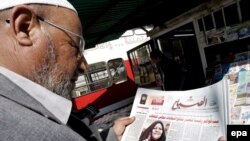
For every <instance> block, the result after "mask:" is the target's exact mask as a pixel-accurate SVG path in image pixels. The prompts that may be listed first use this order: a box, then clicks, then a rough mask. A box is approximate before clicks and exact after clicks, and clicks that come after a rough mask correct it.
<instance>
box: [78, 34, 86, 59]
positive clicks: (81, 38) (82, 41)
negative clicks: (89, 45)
mask: <svg viewBox="0 0 250 141" xmlns="http://www.w3.org/2000/svg"><path fill="white" fill-rule="evenodd" d="M84 47H85V41H84V39H83V37H80V43H79V50H80V52H81V53H82V55H83V52H84Z"/></svg>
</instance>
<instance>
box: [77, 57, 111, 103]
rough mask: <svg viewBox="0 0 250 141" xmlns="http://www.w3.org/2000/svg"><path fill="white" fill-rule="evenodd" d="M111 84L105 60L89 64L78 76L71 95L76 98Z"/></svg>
mask: <svg viewBox="0 0 250 141" xmlns="http://www.w3.org/2000/svg"><path fill="white" fill-rule="evenodd" d="M111 84H112V83H111V76H110V73H109V71H108V69H107V65H106V62H104V61H102V62H97V63H94V64H89V67H88V70H87V71H86V72H85V73H84V74H81V75H80V76H79V77H78V80H77V81H76V86H75V89H74V90H73V93H72V96H73V98H76V97H79V96H82V95H86V94H88V93H90V92H94V91H97V90H100V89H104V88H108V87H110V86H111Z"/></svg>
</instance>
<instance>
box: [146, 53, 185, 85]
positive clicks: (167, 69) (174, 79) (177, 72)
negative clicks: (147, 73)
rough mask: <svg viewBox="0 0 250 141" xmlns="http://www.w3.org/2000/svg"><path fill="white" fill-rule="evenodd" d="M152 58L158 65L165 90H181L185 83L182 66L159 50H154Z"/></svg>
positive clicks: (151, 54)
mask: <svg viewBox="0 0 250 141" xmlns="http://www.w3.org/2000/svg"><path fill="white" fill-rule="evenodd" d="M150 58H151V60H152V62H153V63H155V64H156V66H157V68H158V70H159V72H160V74H161V78H162V80H163V88H162V89H163V90H181V89H182V85H183V81H184V72H183V71H182V69H181V66H180V65H179V64H178V63H177V62H175V61H174V60H171V59H169V58H168V57H167V56H165V55H164V54H163V53H162V52H161V51H159V50H153V51H152V52H151V53H150Z"/></svg>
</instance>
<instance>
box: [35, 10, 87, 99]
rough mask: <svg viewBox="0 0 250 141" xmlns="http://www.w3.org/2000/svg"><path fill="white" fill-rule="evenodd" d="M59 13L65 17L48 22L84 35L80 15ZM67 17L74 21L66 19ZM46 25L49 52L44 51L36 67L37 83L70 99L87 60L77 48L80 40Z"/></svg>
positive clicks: (67, 11)
mask: <svg viewBox="0 0 250 141" xmlns="http://www.w3.org/2000/svg"><path fill="white" fill-rule="evenodd" d="M59 11H60V12H58V13H54V14H55V15H61V16H55V18H54V17H53V19H47V20H49V21H51V22H53V23H54V24H57V25H59V26H61V27H63V28H66V29H68V30H70V31H72V32H74V33H77V34H79V33H81V25H80V21H79V19H78V17H77V15H76V14H75V13H74V12H72V11H71V10H67V9H62V10H59ZM56 17H60V18H56ZM63 17H70V18H69V20H65V18H63ZM43 26H44V35H45V38H46V39H45V40H47V42H46V44H45V46H44V48H45V49H43V50H42V51H41V52H42V53H43V57H42V59H41V61H40V63H39V64H36V66H35V67H34V70H33V73H34V74H33V76H34V79H35V80H34V81H35V82H37V83H39V84H41V85H42V86H44V87H46V88H47V89H49V90H51V91H53V92H55V93H57V94H59V95H62V96H63V97H66V98H70V97H71V96H70V95H71V92H72V90H73V88H74V86H75V81H76V79H77V70H78V67H79V66H80V65H81V63H83V62H82V61H83V60H82V59H83V57H82V56H81V54H80V52H79V50H78V49H77V48H79V47H76V46H77V45H78V44H79V42H80V39H79V37H77V36H74V35H72V34H69V33H67V32H65V31H63V30H60V29H58V28H55V27H53V26H51V25H46V23H43Z"/></svg>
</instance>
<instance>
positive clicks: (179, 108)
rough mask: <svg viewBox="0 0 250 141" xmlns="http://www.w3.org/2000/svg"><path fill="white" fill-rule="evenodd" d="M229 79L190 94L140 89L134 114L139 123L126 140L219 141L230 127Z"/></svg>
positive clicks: (126, 135)
mask: <svg viewBox="0 0 250 141" xmlns="http://www.w3.org/2000/svg"><path fill="white" fill-rule="evenodd" d="M225 80H226V79H223V80H221V81H220V82H218V83H216V84H214V85H210V86H207V87H203V88H200V89H195V90H188V91H160V90H152V89H145V88H138V90H137V93H136V96H135V100H134V103H133V107H132V111H131V116H135V118H136V120H135V122H133V123H132V124H131V125H129V126H128V127H127V128H126V130H125V133H124V135H123V138H122V141H150V139H152V138H154V140H156V141H218V139H219V137H221V136H223V135H225V128H226V124H225V123H226V122H225V117H224V115H225V113H224V111H225V108H226V107H224V105H225V103H224V101H225V100H224V91H225V87H224V85H225V82H226V81H225ZM153 125H157V126H154V127H153ZM160 125H161V126H160ZM150 129H151V131H148V130H150ZM157 129H161V130H158V131H156V130H157ZM147 133H148V134H147ZM160 133H162V134H161V135H160ZM157 134H158V135H157ZM159 137H160V138H161V139H156V138H159Z"/></svg>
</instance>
